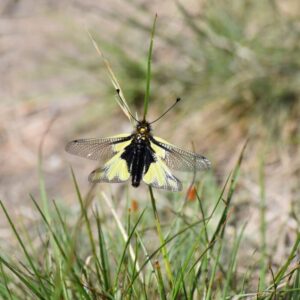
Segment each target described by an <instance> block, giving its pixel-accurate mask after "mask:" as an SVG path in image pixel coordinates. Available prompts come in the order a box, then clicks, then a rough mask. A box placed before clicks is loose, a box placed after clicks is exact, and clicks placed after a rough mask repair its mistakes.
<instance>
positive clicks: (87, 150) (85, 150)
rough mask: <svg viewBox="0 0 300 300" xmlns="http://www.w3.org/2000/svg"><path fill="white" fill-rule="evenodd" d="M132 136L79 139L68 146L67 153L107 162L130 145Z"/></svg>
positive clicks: (121, 135)
mask: <svg viewBox="0 0 300 300" xmlns="http://www.w3.org/2000/svg"><path fill="white" fill-rule="evenodd" d="M131 139H132V136H131V135H128V134H120V135H116V136H112V137H107V138H102V139H78V140H74V141H71V142H69V143H68V144H67V145H66V148H65V149H66V151H67V152H69V153H71V154H74V155H78V156H81V157H85V158H88V159H91V160H100V161H106V160H108V159H110V158H112V157H113V156H114V155H115V154H116V153H118V152H120V151H122V150H124V148H125V147H126V146H127V145H129V144H130V142H131Z"/></svg>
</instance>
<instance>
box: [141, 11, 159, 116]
mask: <svg viewBox="0 0 300 300" xmlns="http://www.w3.org/2000/svg"><path fill="white" fill-rule="evenodd" d="M156 20H157V14H156V15H155V18H154V22H153V26H152V31H151V39H150V46H149V52H148V64H147V78H146V92H145V99H144V116H143V120H146V116H147V112H148V104H149V98H150V83H151V63H152V51H153V41H154V34H155V25H156Z"/></svg>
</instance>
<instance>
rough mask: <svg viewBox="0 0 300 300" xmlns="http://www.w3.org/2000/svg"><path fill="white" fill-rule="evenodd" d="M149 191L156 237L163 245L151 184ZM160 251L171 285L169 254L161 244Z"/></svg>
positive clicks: (163, 239)
mask: <svg viewBox="0 0 300 300" xmlns="http://www.w3.org/2000/svg"><path fill="white" fill-rule="evenodd" d="M149 193H150V198H151V204H152V209H153V214H154V219H155V225H156V230H157V234H158V237H159V240H160V244H161V245H165V244H166V241H165V238H164V236H163V233H162V231H161V225H160V221H159V216H158V212H157V209H156V204H155V198H154V195H153V190H152V187H151V186H149ZM161 253H162V256H163V260H164V264H165V268H166V272H167V276H168V279H169V283H170V284H171V285H172V284H173V282H174V278H173V274H172V270H171V264H170V259H169V256H168V251H167V248H166V247H165V246H163V247H162V248H161Z"/></svg>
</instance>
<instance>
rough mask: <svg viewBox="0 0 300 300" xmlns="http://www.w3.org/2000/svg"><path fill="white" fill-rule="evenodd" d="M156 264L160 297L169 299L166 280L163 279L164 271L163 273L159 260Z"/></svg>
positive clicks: (165, 299)
mask: <svg viewBox="0 0 300 300" xmlns="http://www.w3.org/2000/svg"><path fill="white" fill-rule="evenodd" d="M154 266H155V270H156V274H157V278H158V291H159V295H160V299H162V300H167V295H166V291H165V285H164V280H163V276H162V273H161V269H160V264H159V262H158V261H156V262H155V264H154Z"/></svg>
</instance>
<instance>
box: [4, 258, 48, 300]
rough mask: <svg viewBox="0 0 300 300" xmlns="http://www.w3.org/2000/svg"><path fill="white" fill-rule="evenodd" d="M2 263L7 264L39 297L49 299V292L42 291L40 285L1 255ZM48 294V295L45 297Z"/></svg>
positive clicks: (43, 299)
mask: <svg viewBox="0 0 300 300" xmlns="http://www.w3.org/2000/svg"><path fill="white" fill-rule="evenodd" d="M0 263H1V264H3V265H5V266H6V267H7V268H8V269H9V270H10V271H11V272H12V273H13V274H14V275H15V276H16V277H17V278H18V279H19V280H20V281H21V282H22V283H23V284H24V285H25V286H26V287H27V288H28V290H29V291H30V292H31V293H32V294H34V295H35V296H37V297H38V299H41V300H46V299H49V298H48V295H49V292H47V293H45V291H43V292H41V290H40V288H39V287H40V286H39V285H37V284H36V283H35V282H34V281H33V280H32V279H29V278H26V277H25V276H24V275H23V274H22V272H21V271H20V270H18V269H16V268H15V267H13V266H12V265H11V264H10V263H9V262H7V261H6V260H5V259H4V258H3V257H1V256H0ZM45 295H47V297H45Z"/></svg>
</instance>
